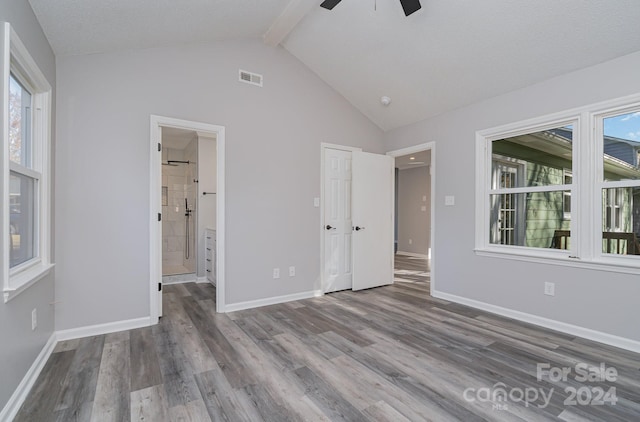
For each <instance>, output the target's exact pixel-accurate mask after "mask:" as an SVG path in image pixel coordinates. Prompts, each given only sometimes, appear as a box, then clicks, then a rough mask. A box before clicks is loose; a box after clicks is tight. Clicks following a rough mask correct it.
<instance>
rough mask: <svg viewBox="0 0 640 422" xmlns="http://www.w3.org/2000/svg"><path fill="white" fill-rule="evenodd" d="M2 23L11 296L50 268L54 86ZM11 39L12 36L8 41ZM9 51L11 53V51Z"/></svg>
mask: <svg viewBox="0 0 640 422" xmlns="http://www.w3.org/2000/svg"><path fill="white" fill-rule="evenodd" d="M0 28H2V34H1V36H2V38H3V43H2V46H4V47H3V48H5V49H6V48H7V46H8V47H9V51H8V52H7V51H6V50H5V51H4V54H3V55H2V56H1V57H5V58H8V60H7V59H5V60H4V61H3V62H2V75H3V76H2V84H0V91H1V92H2V93H3V95H2V98H5V99H6V100H5V101H7V102H6V103H5V104H2V106H1V107H0V110H2V113H3V119H4V121H6V122H8V125H7V127H6V128H3V132H2V147H3V148H4V151H5V152H4V154H2V157H3V159H2V180H3V182H2V183H3V186H4V188H3V189H2V192H4V196H3V198H2V208H1V211H0V213H1V215H2V219H1V221H2V222H3V225H4V228H3V230H2V233H7V235H6V236H3V239H2V242H1V243H0V245H1V250H2V260H1V261H0V262H1V263H2V267H1V270H2V275H3V293H4V300H5V302H6V301H8V300H10V299H11V298H13V297H15V295H17V294H19V293H20V292H22V291H24V290H25V289H26V288H27V287H29V286H30V285H31V284H33V283H35V282H36V281H38V280H39V279H41V278H42V277H43V276H44V275H46V274H47V273H48V271H49V270H50V268H51V266H52V264H51V262H50V246H49V238H50V233H49V232H50V221H49V210H50V203H49V173H48V171H49V153H48V152H49V145H50V140H49V137H50V102H51V87H50V85H49V83H48V81H47V80H46V78H45V77H44V75H43V74H42V73H41V72H40V70H39V69H38V67H37V65H36V64H35V62H34V61H33V59H32V58H31V56H30V55H29V53H28V52H27V50H26V49H25V47H24V45H23V44H22V43H21V42H20V40H19V39H18V37H17V36H16V34H15V32H13V30H12V29H11V27H10V25H9V24H8V23H2V24H0ZM7 41H8V42H7ZM7 53H8V54H7Z"/></svg>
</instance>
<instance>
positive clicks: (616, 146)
mask: <svg viewBox="0 0 640 422" xmlns="http://www.w3.org/2000/svg"><path fill="white" fill-rule="evenodd" d="M604 153H605V154H607V155H610V156H612V157H616V158H618V159H620V160H622V161H625V162H627V163H629V164H631V165H635V164H636V152H635V148H633V147H632V146H631V145H629V144H627V143H624V142H620V141H609V140H607V139H605V141H604Z"/></svg>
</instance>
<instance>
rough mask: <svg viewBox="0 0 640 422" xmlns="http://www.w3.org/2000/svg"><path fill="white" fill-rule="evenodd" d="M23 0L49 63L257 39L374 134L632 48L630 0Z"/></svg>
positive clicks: (636, 18) (635, 18)
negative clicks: (313, 78) (284, 54)
mask: <svg viewBox="0 0 640 422" xmlns="http://www.w3.org/2000/svg"><path fill="white" fill-rule="evenodd" d="M29 2H30V3H31V6H32V8H33V9H34V11H35V14H36V16H37V17H38V20H39V21H40V24H41V25H42V27H43V30H44V32H45V34H46V36H47V38H48V39H49V42H50V43H51V46H52V48H53V50H54V52H55V53H56V55H58V56H64V55H78V54H91V53H100V52H111V51H117V50H123V49H127V50H129V49H138V48H151V47H160V46H167V45H177V44H188V43H207V42H213V41H220V40H226V39H238V38H264V40H265V42H266V43H267V44H269V45H274V46H275V48H279V47H278V46H282V47H284V48H285V49H287V50H288V51H289V52H290V53H291V54H293V55H294V56H296V57H297V58H298V59H299V60H301V61H302V62H303V63H305V64H306V65H307V66H308V67H309V68H310V69H311V70H313V71H314V72H315V73H317V74H318V75H319V76H320V77H321V78H322V79H323V80H325V81H326V82H327V83H328V84H329V85H330V86H332V87H333V88H334V89H336V90H337V91H338V92H340V93H341V94H342V95H343V96H344V97H345V98H346V99H347V100H348V101H350V102H351V103H352V104H353V105H354V106H355V107H357V108H358V109H359V110H360V111H361V112H362V113H363V114H365V115H366V116H367V117H369V118H370V119H371V120H372V121H373V122H374V123H375V124H377V125H378V126H379V127H380V128H381V129H383V130H389V129H393V128H396V127H399V126H403V125H406V124H409V123H413V122H416V121H419V120H422V119H425V118H428V117H432V116H434V115H437V114H440V113H443V112H446V111H448V110H452V109H455V108H459V107H462V106H464V105H467V104H471V103H474V102H477V101H480V100H483V99H486V98H490V97H493V96H496V95H500V94H502V93H505V92H508V91H511V90H514V89H518V88H521V87H524V86H528V85H532V84H535V83H536V82H539V81H542V80H545V79H548V78H551V77H554V76H558V75H561V74H564V73H567V72H570V71H573V70H576V69H580V68H583V67H587V66H591V65H594V64H597V63H600V62H603V61H607V60H610V59H613V58H615V57H619V56H622V55H626V54H629V53H633V52H637V51H640V30H639V26H638V22H640V3H639V2H638V0H607V1H599V0H562V1H558V0H535V1H526V0H482V1H476V0H422V1H421V3H422V9H421V10H419V11H418V12H416V13H414V14H413V15H411V16H409V17H405V16H404V13H403V12H402V8H401V6H400V3H399V1H398V0H343V1H342V2H341V3H340V4H338V5H337V6H336V7H335V8H334V9H333V10H332V11H328V10H326V9H323V8H321V7H319V5H320V3H321V1H320V0H180V1H170V0H135V1H132V0H56V1H51V0H29ZM257 71H259V70H257ZM265 76H268V75H265ZM585 89H589V87H585ZM383 95H384V96H389V97H390V98H391V104H390V105H389V106H386V107H385V106H383V105H382V104H381V102H380V98H381V96H383Z"/></svg>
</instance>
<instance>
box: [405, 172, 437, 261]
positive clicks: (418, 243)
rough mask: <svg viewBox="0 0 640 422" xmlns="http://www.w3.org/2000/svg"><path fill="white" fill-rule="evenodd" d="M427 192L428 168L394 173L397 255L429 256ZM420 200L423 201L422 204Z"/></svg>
mask: <svg viewBox="0 0 640 422" xmlns="http://www.w3.org/2000/svg"><path fill="white" fill-rule="evenodd" d="M430 191H431V178H430V176H429V167H428V166H422V167H416V168H410V169H404V170H400V171H399V172H398V251H401V252H411V253H416V254H421V255H428V254H429V240H430V237H431V220H430V219H431V201H430V197H431V192H430ZM423 198H426V200H425V201H423ZM423 207H424V211H423ZM410 239H411V243H409V240H410Z"/></svg>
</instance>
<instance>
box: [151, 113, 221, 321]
mask: <svg viewBox="0 0 640 422" xmlns="http://www.w3.org/2000/svg"><path fill="white" fill-rule="evenodd" d="M162 127H170V128H176V129H185V130H192V131H196V132H198V131H199V132H210V133H215V134H216V149H217V157H216V176H217V180H216V200H217V203H216V264H217V270H216V312H224V311H225V266H224V263H225V214H224V210H225V206H224V204H225V166H224V164H225V127H224V126H219V125H212V124H209V123H201V122H194V121H189V120H180V119H174V118H172V117H164V116H157V115H153V114H152V115H151V116H150V131H149V140H150V142H149V168H150V173H149V175H150V178H149V180H150V187H149V201H150V202H149V210H150V225H149V315H150V319H151V324H157V323H158V320H159V316H160V306H159V303H160V302H159V301H160V300H162V291H158V282H162V223H161V222H160V221H158V214H159V213H162V192H161V190H162V154H161V153H159V151H158V144H162V139H161V128H162Z"/></svg>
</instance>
